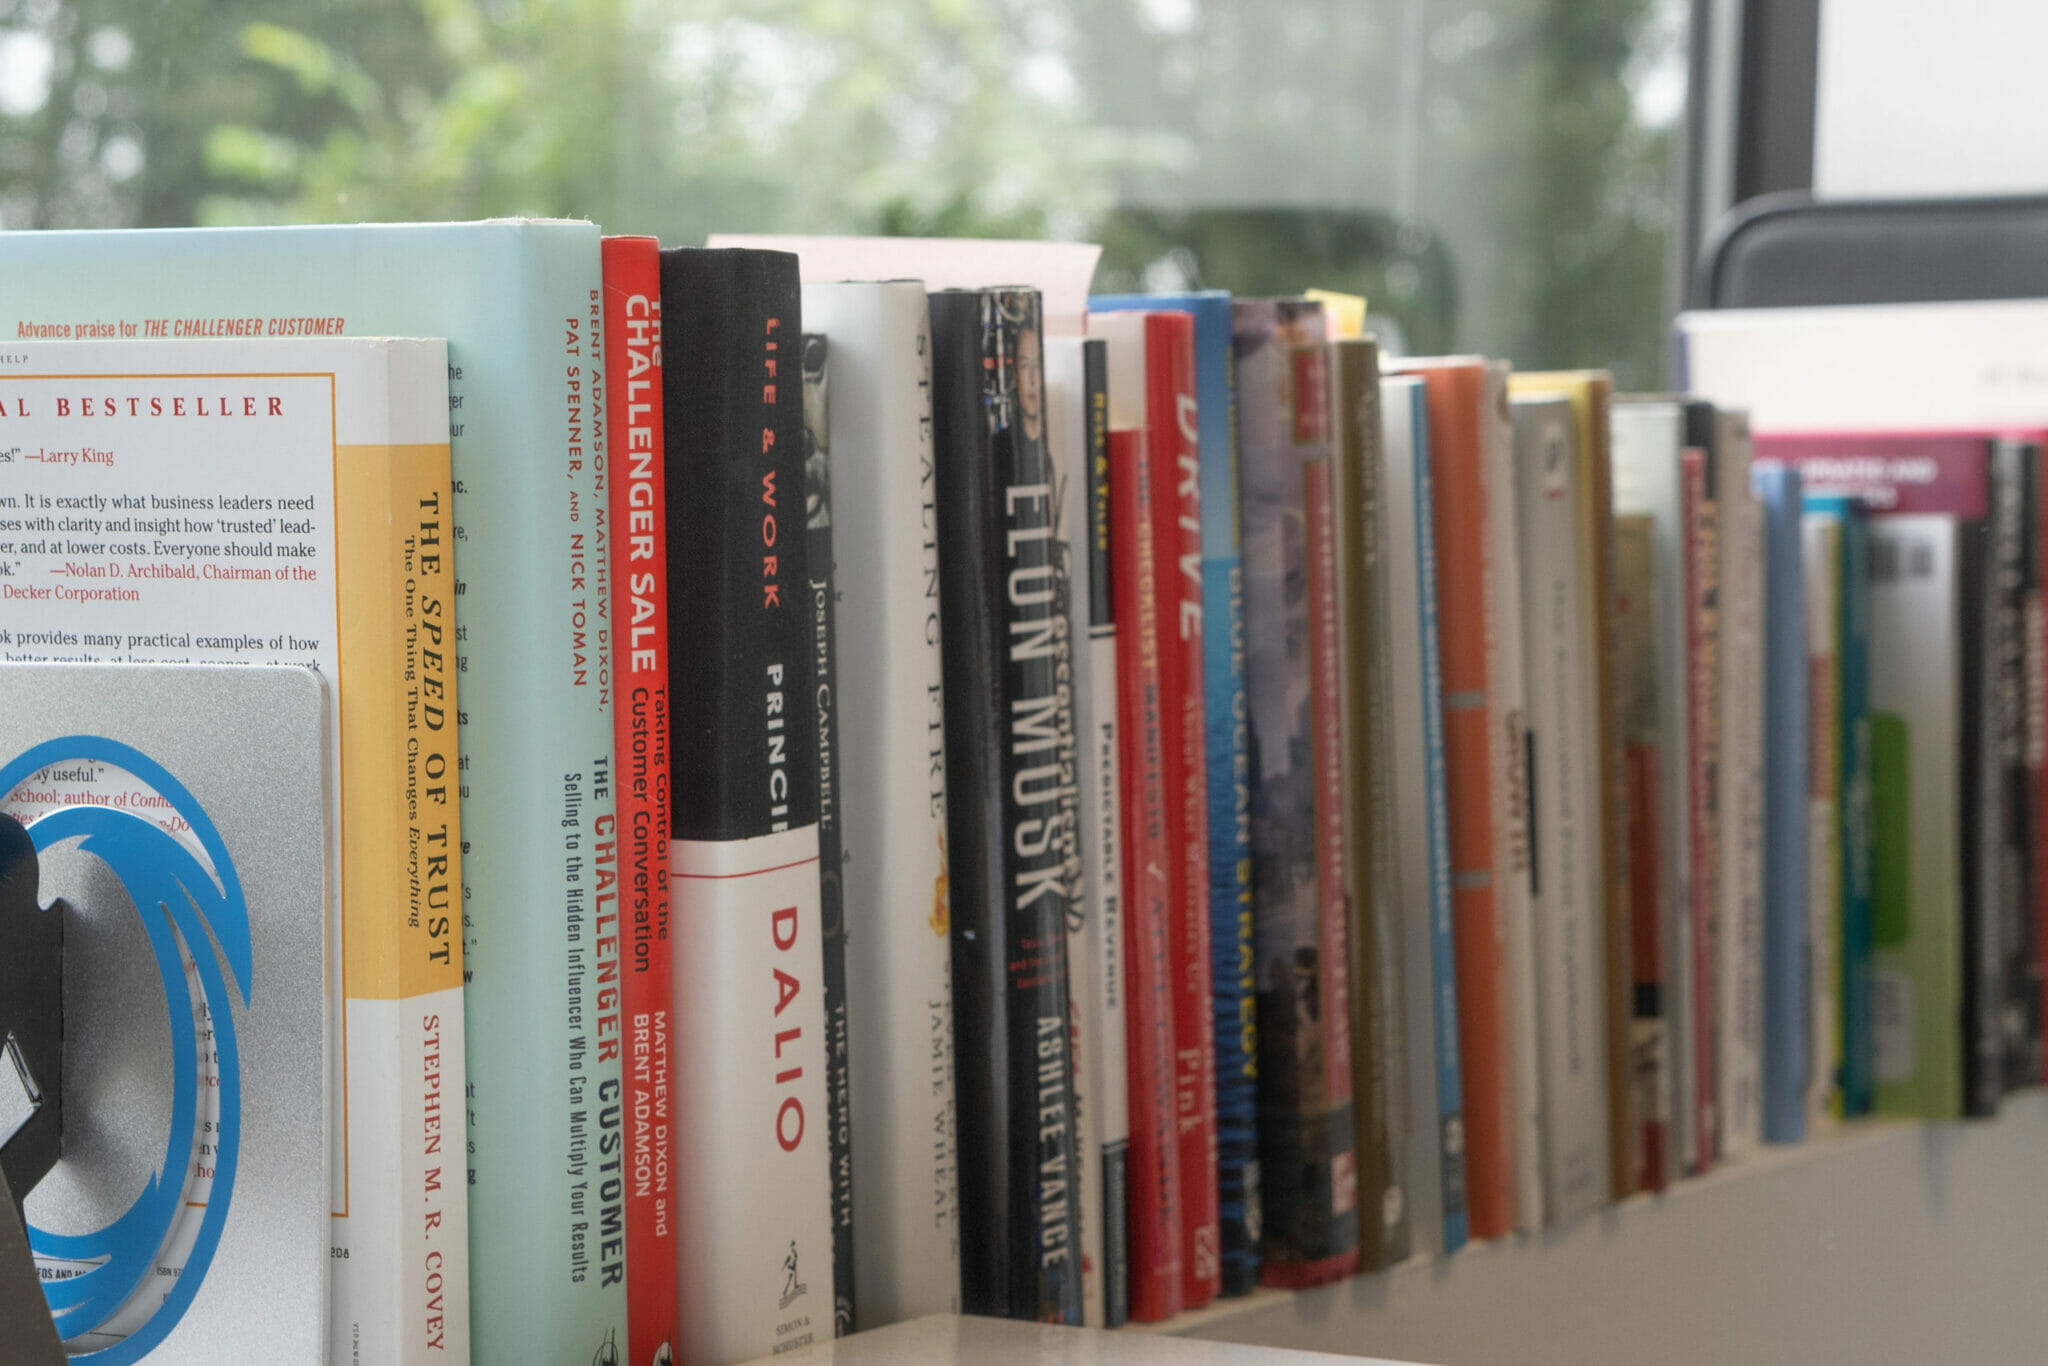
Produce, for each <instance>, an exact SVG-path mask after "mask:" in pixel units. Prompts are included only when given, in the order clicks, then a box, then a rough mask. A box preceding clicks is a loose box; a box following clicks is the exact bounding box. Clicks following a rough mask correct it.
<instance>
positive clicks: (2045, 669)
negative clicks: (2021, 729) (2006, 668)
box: [2025, 446, 2048, 1085]
mask: <svg viewBox="0 0 2048 1366" xmlns="http://www.w3.org/2000/svg"><path fill="white" fill-rule="evenodd" d="M2044 460H2048V454H2044V452H2043V451H2042V449H2041V448H2040V447H2038V446H2037V447H2036V448H2035V450H2034V457H2033V459H2032V460H2031V461H2030V462H2028V468H2027V475H2028V481H2029V482H2028V490H2029V492H2028V495H2027V517H2028V521H2029V527H2028V530H2029V534H2028V535H2027V537H2026V539H2025V545H2026V552H2025V553H2026V571H2025V573H2026V585H2027V587H2026V592H2027V616H2026V633H2027V678H2026V689H2027V692H2026V716H2027V771H2028V778H2027V791H2028V796H2029V799H2030V800H2031V801H2032V802H2033V812H2032V815H2031V817H2030V818H2029V821H2028V829H2029V833H2030V835H2031V836H2032V839H2031V841H2030V843H2031V845H2032V853H2031V856H2030V857H2029V859H2028V862H2027V874H2028V879H2029V881H2028V884H2027V893H2028V898H2029V902H2030V908H2029V910H2028V912H2027V916H2028V920H2029V925H2030V933H2031V936H2032V939H2033V953H2032V955H2031V958H2032V963H2031V965H2030V969H2029V970H2030V971H2031V972H2032V973H2033V979H2034V990H2033V994H2032V997H2031V999H2030V1000H2029V1001H2028V1002H2027V1034H2028V1039H2029V1046H2030V1047H2031V1048H2032V1050H2033V1066H2032V1069H2031V1071H2030V1072H2029V1073H2028V1076H2027V1082H2028V1084H2030V1085H2031V1084H2032V1083H2034V1082H2039V1081H2048V1038H2044V1035H2048V563H2044V560H2048V555H2044V551H2043V547H2042V544H2041V542H2042V539H2043V537H2048V506H2044V499H2048V474H2044V473H2043V470H2042V463H2043V461H2044Z"/></svg>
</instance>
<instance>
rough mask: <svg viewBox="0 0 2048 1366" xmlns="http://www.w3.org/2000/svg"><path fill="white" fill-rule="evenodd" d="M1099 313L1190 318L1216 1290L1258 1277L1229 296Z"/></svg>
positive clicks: (1129, 300)
mask: <svg viewBox="0 0 2048 1366" xmlns="http://www.w3.org/2000/svg"><path fill="white" fill-rule="evenodd" d="M1088 307H1089V308H1090V309H1091V310H1093V311H1095V312H1098V313H1110V312H1121V311H1127V310H1131V309H1167V310H1171V311H1173V312H1178V313H1186V314H1188V315H1190V316H1191V317H1192V318H1193V319H1194V321H1195V402H1196V405H1197V411H1196V430H1197V435H1198V439H1199V442H1200V447H1201V476H1200V479H1201V495H1202V626H1203V630H1202V666H1203V669H1202V672H1203V678H1202V686H1203V689H1204V692H1203V696H1204V697H1205V698H1206V699H1207V710H1208V718H1207V729H1208V734H1207V740H1208V774H1209V917H1210V921H1209V923H1210V940H1209V953H1210V976H1211V979H1212V986H1211V991H1212V992H1213V994H1214V998H1215V999H1214V1012H1215V1013H1214V1018H1215V1021H1216V1177H1217V1185H1218V1188H1219V1189H1218V1195H1219V1197H1220V1198H1219V1200H1218V1211H1219V1213H1220V1215H1221V1224H1222V1228H1221V1232H1222V1239H1221V1242H1222V1253H1223V1288H1222V1293H1224V1294H1225V1295H1243V1294H1247V1293H1249V1292H1250V1291H1251V1290H1252V1288H1253V1287H1254V1286H1256V1285H1257V1284H1258V1280H1259V1240H1258V1230H1259V1224H1260V1218H1259V1133H1258V1100H1259V1087H1258V1080H1259V1074H1258V1061H1257V1059H1258V1046H1257V1044H1258V1037H1257V1034H1256V1023H1255V1013H1256V1007H1255V1000H1256V995H1255V993H1256V987H1257V982H1256V979H1255V976H1254V972H1253V962H1254V957H1253V952H1252V863H1251V858H1252V854H1251V822H1252V807H1251V760H1250V755H1249V751H1248V744H1249V734H1250V732H1249V720H1248V716H1247V710H1246V702H1245V654H1244V651H1245V636H1244V575H1243V569H1242V566H1241V564H1240V562H1239V552H1238V512H1237V415H1236V411H1235V409H1236V398H1235V395H1236V382H1235V381H1236V376H1235V363H1234V359H1233V358H1234V355H1235V352H1234V351H1233V348H1232V347H1231V343H1230V295H1229V294H1228V293H1227V292H1226V291H1223V290H1215V289H1212V290H1204V291H1201V292H1198V293H1190V294H1107V295H1099V296H1097V297H1095V298H1093V299H1090V300H1089V301H1088Z"/></svg>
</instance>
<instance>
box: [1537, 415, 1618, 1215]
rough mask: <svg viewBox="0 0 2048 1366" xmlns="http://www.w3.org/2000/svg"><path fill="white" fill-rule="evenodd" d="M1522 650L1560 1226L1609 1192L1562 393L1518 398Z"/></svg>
mask: <svg viewBox="0 0 2048 1366" xmlns="http://www.w3.org/2000/svg"><path fill="white" fill-rule="evenodd" d="M1514 414H1515V429H1516V470H1515V473H1516V491H1517V495H1518V499H1519V504H1520V515H1521V524H1522V534H1523V542H1522V617H1523V622H1524V626H1525V634H1524V638H1523V659H1524V663H1525V682H1526V687H1527V701H1528V708H1529V712H1528V715H1529V729H1530V733H1531V752H1532V755H1533V760H1532V764H1531V768H1532V781H1531V784H1530V798H1531V801H1530V805H1531V809H1532V812H1533V814H1534V817H1535V819H1534V820H1533V822H1532V827H1533V830H1532V833H1533V839H1532V842H1531V857H1532V864H1533V868H1534V872H1535V877H1534V880H1533V895H1532V897H1531V901H1532V908H1531V922H1532V925H1533V927H1534V939H1535V947H1534V953H1535V959H1536V982H1537V1001H1538V1012H1539V1020H1538V1027H1537V1039H1538V1044H1539V1048H1538V1051H1539V1054H1540V1068H1541V1073H1540V1076H1541V1086H1542V1091H1543V1102H1544V1103H1543V1109H1542V1122H1543V1130H1542V1133H1543V1144H1542V1162H1541V1170H1542V1179H1543V1189H1544V1213H1545V1216H1546V1218H1547V1220H1548V1222H1549V1223H1550V1224H1551V1225H1552V1226H1553V1227H1562V1226H1564V1225H1567V1224H1570V1223H1573V1222H1575V1221H1577V1220H1578V1219H1580V1218H1582V1217H1584V1216H1585V1215H1586V1214H1589V1213H1591V1212H1592V1211H1593V1210H1595V1209H1598V1208H1599V1207H1600V1206H1602V1205H1604V1204H1606V1203H1607V1197H1608V1190H1609V1181H1608V1174H1609V1159H1608V1148H1607V1134H1608V1126H1607V1033H1606V1029H1607V1025H1606V1015H1605V1013H1604V1011H1603V1008H1602V1002H1603V1000H1604V992H1603V991H1602V989H1601V984H1602V974H1603V973H1604V971H1605V968H1604V963H1603V960H1602V957H1601V954H1600V952H1599V945H1600V942H1601V937H1602V934H1603V932H1604V931H1603V926H1602V923H1601V910H1600V907H1601V898H1602V894H1603V890H1604V887H1603V869H1604V868H1605V867H1606V863H1605V859H1604V851H1603V848H1602V833H1603V832H1602V830H1601V826H1600V791H1599V782H1600V776H1599V774H1600V751H1599V739H1598V736H1599V714H1598V703H1597V700H1596V696H1595V683H1594V678H1593V673H1592V670H1593V666H1594V660H1595V652H1596V650H1597V649H1598V648H1599V642H1598V641H1597V639H1596V637H1595V629H1596V628H1595V623H1594V622H1593V621H1592V620H1591V618H1590V617H1589V616H1588V614H1587V611H1586V607H1587V605H1588V603H1589V599H1588V597H1587V593H1586V583H1587V581H1588V576H1589V575H1590V573H1591V570H1592V553H1593V547H1592V546H1591V545H1589V544H1586V543H1585V538H1584V537H1583V535H1582V533H1581V529H1580V526H1579V511H1580V508H1579V502H1580V500H1579V490H1578V488H1577V482H1578V481H1577V466H1576V462H1575V460H1574V456H1573V448H1574V444H1575V441H1574V431H1573V422H1572V408H1571V403H1570V400H1568V399H1563V398H1552V399H1531V400H1517V401H1516V403H1515V404H1514Z"/></svg>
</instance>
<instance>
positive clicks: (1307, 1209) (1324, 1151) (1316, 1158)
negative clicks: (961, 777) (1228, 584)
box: [1232, 300, 1358, 1286]
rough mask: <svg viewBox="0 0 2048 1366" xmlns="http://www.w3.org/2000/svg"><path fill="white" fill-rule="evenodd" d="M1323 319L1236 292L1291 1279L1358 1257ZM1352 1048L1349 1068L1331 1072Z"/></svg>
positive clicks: (1303, 305)
mask: <svg viewBox="0 0 2048 1366" xmlns="http://www.w3.org/2000/svg"><path fill="white" fill-rule="evenodd" d="M1323 331H1324V329H1323V319H1322V310H1321V307H1320V306H1319V305H1316V304H1313V303H1307V302H1303V301H1296V300H1278V301H1268V300H1261V301H1241V302H1238V303H1236V304H1234V305H1233V312H1232V343H1233V345H1234V346H1235V347H1236V350H1237V363H1238V378H1239V391H1238V450H1239V456H1240V464H1239V471H1238V481H1239V484H1238V487H1239V497H1240V500H1241V509H1242V514H1243V527H1244V559H1245V618H1246V623H1247V636H1248V643H1249V651H1248V655H1247V662H1248V668H1247V683H1248V688H1247V695H1248V698H1249V702H1250V710H1251V749H1252V752H1253V754H1255V755H1256V756H1258V759H1257V761H1256V762H1255V764H1254V766H1253V775H1252V875H1253V885H1254V895H1255V898H1256V905H1257V915H1258V923H1257V935H1258V940H1257V944H1258V954H1257V964H1258V967H1257V972H1258V980H1259V995H1258V1007H1257V1008H1258V1014H1259V1020H1260V1029H1259V1064H1258V1065H1259V1121H1258V1123H1259V1168H1260V1176H1261V1187H1262V1194H1263V1204H1264V1210H1263V1213H1264V1223H1265V1228H1264V1238H1263V1240H1262V1243H1261V1262H1262V1269H1261V1272H1260V1277H1261V1280H1262V1281H1264V1282H1265V1283H1266V1284H1269V1285H1281V1286H1299V1285H1309V1284H1316V1283H1319V1282H1321V1281H1325V1280H1329V1279H1333V1278H1335V1277H1338V1276H1342V1275H1348V1274H1349V1273H1350V1271H1351V1269H1352V1268H1354V1267H1355V1266H1356V1264H1357V1257H1358V1212H1357V1169H1356V1155H1355V1151H1354V1149H1353V1145H1352V1132H1351V1125H1352V1114H1351V1095H1350V1091H1351V1077H1350V1064H1349V1061H1348V1048H1349V1027H1350V1024H1349V1006H1348V995H1349V983H1348V980H1347V974H1348V966H1349V964H1348V949H1346V947H1345V937H1344V923H1343V922H1344V919H1345V909H1344V904H1343V888H1344V878H1345V863H1344V860H1345V855H1346V851H1345V849H1344V842H1343V837H1342V829H1343V810H1342V787H1341V783H1342V778H1341V771H1342V770H1341V764H1342V759H1343V754H1342V741H1341V730H1340V727H1341V717H1340V713H1339V711H1338V708H1337V697H1336V669H1337V667H1338V666H1337V662H1336V659H1337V656H1336V648H1337V647H1336V639H1335V635H1334V622H1335V600H1334V594H1335V591H1336V589H1335V585H1336V562H1335V537H1334V530H1333V526H1332V522H1331V518H1332V516H1333V510H1332V508H1331V506H1330V504H1331V490H1330V470H1329V430H1328V429H1329V377H1328V367H1329V356H1328V351H1327V347H1326V344H1325V340H1324V336H1323ZM1326 595H1327V601H1326V600H1325V596H1326ZM1325 632H1329V634H1328V638H1327V639H1325V638H1324V637H1325ZM1325 655H1327V659H1326V658H1325ZM1333 798H1334V800H1333ZM1333 920H1334V923H1333ZM1333 1010H1334V1012H1335V1013H1334V1015H1333V1014H1332V1011H1333ZM1340 1059H1341V1060H1343V1067H1342V1070H1341V1075H1339V1074H1338V1073H1336V1072H1333V1070H1332V1068H1333V1066H1334V1063H1335V1061H1337V1060H1340Z"/></svg>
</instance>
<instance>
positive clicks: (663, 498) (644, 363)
mask: <svg viewBox="0 0 2048 1366" xmlns="http://www.w3.org/2000/svg"><path fill="white" fill-rule="evenodd" d="M603 250H604V329H605V334H604V335H605V365H606V373H605V394H606V399H607V402H608V404H609V411H608V413H607V414H606V424H607V427H608V430H609V434H610V436H611V443H610V444H611V447H612V449H611V451H610V459H609V460H608V461H607V467H606V481H607V482H606V493H607V495H608V504H607V511H608V512H609V514H610V517H611V530H612V537H611V552H612V571H611V587H612V601H611V619H612V660H611V667H612V678H613V680H614V685H615V686H616V688H617V689H618V697H617V698H616V699H615V701H614V705H613V707H612V733H613V744H614V748H615V749H616V751H617V761H618V808H619V831H620V841H621V844H622V845H623V850H624V852H623V854H622V856H621V863H622V866H623V868H624V873H623V875H622V877H621V884H622V886H623V888H624V891H623V894H622V895H623V898H624V903H625V904H624V907H623V910H624V912H625V934H626V940H627V950H626V972H625V980H624V982H623V984H622V985H621V988H620V991H621V996H622V997H623V1003H624V1008H625V1012H626V1058H625V1082H626V1100H627V1107H628V1113H629V1114H630V1116H631V1118H630V1120H629V1122H628V1125H627V1129H626V1140H627V1145H626V1160H627V1167H628V1170H629V1172H630V1176H629V1178H628V1182H627V1187H626V1316H627V1340H628V1344H629V1350H628V1355H627V1360H628V1361H629V1362H631V1363H634V1366H646V1363H651V1362H654V1361H657V1360H659V1359H660V1356H661V1352H662V1350H663V1349H664V1348H666V1349H667V1350H668V1351H670V1352H671V1353H673V1352H674V1350H675V1341H676V1233H677V1229H676V1219H675V1187H674V1184H673V1181H674V1171H675V1161H676V1114H675V1109H674V1105H675V1071H674V1066H673V1062H672V1058H673V1049H674V1040H675V1035H674V1032H673V1030H671V1029H670V1027H669V1026H670V1019H669V1003H670V1001H671V1000H672V999H673V997H674V992H675V953H674V941H673V940H672V939H671V938H670V928H671V927H670V924H669V920H670V914H669V913H670V896H669V883H668V875H669V869H668V832H669V825H670V816H669V764H668V734H669V714H668V671H669V648H668V481H667V476H666V467H667V460H666V459H665V449H664V446H663V443H662V424H661V246H660V243H658V242H656V241H655V239H654V238H652V237H607V238H605V239H604V248H603Z"/></svg>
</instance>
